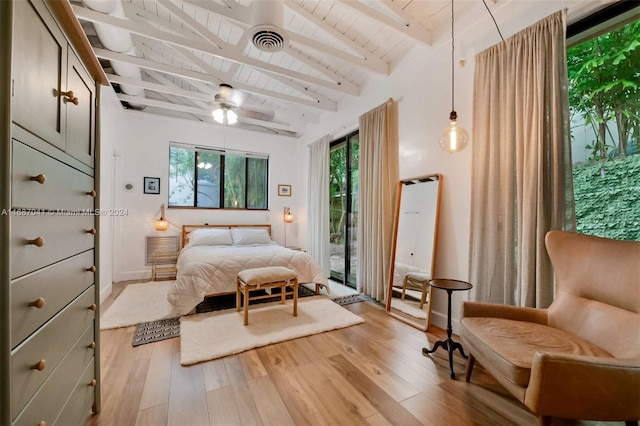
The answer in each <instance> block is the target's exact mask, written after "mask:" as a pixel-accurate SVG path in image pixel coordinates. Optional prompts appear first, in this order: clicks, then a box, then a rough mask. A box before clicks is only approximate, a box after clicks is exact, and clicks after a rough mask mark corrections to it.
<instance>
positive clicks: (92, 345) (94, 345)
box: [87, 342, 96, 349]
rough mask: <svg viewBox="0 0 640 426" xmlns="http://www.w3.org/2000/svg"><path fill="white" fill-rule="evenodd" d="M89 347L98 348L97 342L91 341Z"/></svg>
mask: <svg viewBox="0 0 640 426" xmlns="http://www.w3.org/2000/svg"><path fill="white" fill-rule="evenodd" d="M87 348H89V349H95V348H96V342H91V343H89V344H88V345H87Z"/></svg>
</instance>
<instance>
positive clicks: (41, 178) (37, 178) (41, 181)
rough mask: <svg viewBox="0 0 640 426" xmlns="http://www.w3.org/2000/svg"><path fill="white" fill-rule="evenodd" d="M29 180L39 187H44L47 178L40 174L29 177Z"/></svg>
mask: <svg viewBox="0 0 640 426" xmlns="http://www.w3.org/2000/svg"><path fill="white" fill-rule="evenodd" d="M29 180H32V181H34V182H38V183H39V184H40V185H44V183H45V182H46V181H47V177H46V176H45V175H43V174H42V173H40V174H39V175H37V176H29Z"/></svg>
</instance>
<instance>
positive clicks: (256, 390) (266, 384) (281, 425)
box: [248, 376, 295, 426]
mask: <svg viewBox="0 0 640 426" xmlns="http://www.w3.org/2000/svg"><path fill="white" fill-rule="evenodd" d="M248 385H249V389H250V390H251V394H252V395H253V400H254V401H255V403H256V407H257V409H258V413H260V418H261V419H262V423H263V424H265V425H274V426H294V425H295V423H294V421H293V419H292V418H291V416H290V415H289V411H287V408H286V406H285V404H284V402H283V401H282V398H280V395H279V394H278V392H277V390H276V388H275V386H274V385H273V382H272V381H271V378H270V377H267V376H263V377H259V378H257V379H255V380H249V381H248Z"/></svg>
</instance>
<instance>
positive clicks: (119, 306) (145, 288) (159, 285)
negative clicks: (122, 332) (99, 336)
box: [100, 281, 177, 330]
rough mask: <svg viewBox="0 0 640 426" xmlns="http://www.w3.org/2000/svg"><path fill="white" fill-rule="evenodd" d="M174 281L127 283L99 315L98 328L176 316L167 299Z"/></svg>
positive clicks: (103, 328) (123, 325)
mask: <svg viewBox="0 0 640 426" xmlns="http://www.w3.org/2000/svg"><path fill="white" fill-rule="evenodd" d="M175 283H176V282H175V281H151V282H148V283H143V284H129V285H128V286H126V287H125V289H124V290H122V293H120V294H119V295H118V297H117V298H116V300H114V301H113V304H112V305H111V306H109V308H108V309H107V310H106V312H104V313H103V314H102V316H101V317H100V329H101V330H108V329H110V328H118V327H129V326H130V325H137V324H140V323H143V322H149V321H156V320H161V319H165V318H171V317H176V316H177V315H175V313H174V312H172V308H173V306H172V305H171V304H170V303H169V302H168V301H167V293H168V292H169V289H170V288H172V287H173V286H174V285H175Z"/></svg>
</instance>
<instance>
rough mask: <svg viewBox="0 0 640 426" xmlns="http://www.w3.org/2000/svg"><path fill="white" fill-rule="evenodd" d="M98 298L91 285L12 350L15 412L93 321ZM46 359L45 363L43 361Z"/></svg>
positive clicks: (12, 382)
mask: <svg viewBox="0 0 640 426" xmlns="http://www.w3.org/2000/svg"><path fill="white" fill-rule="evenodd" d="M94 301H95V289H94V286H91V287H89V288H88V289H87V290H85V292H84V293H82V294H81V295H80V296H78V298H77V299H76V300H74V301H73V302H72V303H71V304H69V305H68V306H67V307H66V308H64V309H63V310H62V311H61V312H60V313H58V314H57V315H56V316H55V317H53V318H52V319H51V320H50V321H49V322H47V323H46V324H45V325H44V326H42V328H40V329H39V330H38V331H36V332H35V333H34V334H33V335H32V336H31V337H30V338H29V339H27V340H26V341H25V342H23V343H22V344H21V345H20V346H18V347H17V348H16V349H15V350H14V351H13V352H12V353H11V387H12V391H13V392H12V401H11V406H12V410H11V411H12V413H19V412H20V411H21V410H22V407H24V405H25V404H26V403H27V402H28V401H29V399H31V397H32V396H33V394H34V393H35V392H36V391H37V390H38V388H39V387H40V386H42V384H43V383H44V382H45V380H47V378H49V377H50V375H51V373H53V372H54V371H55V369H56V366H57V365H58V364H59V363H60V361H61V360H62V359H63V358H64V357H65V355H66V354H67V353H68V352H69V350H70V348H72V347H73V345H74V344H75V343H76V341H77V340H78V338H80V336H81V335H82V334H83V332H84V331H85V330H86V329H87V327H89V326H90V325H92V324H93V320H94V317H95V315H94V310H92V309H91V308H92V307H93V308H94V309H95V305H93V303H94ZM92 305H93V306H92ZM42 360H44V363H40V361H42ZM39 363H40V364H41V365H40V367H44V368H42V369H41V370H39V369H38V368H36V367H37V366H38V364H39ZM42 364H44V365H42ZM76 367H77V366H76Z"/></svg>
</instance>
